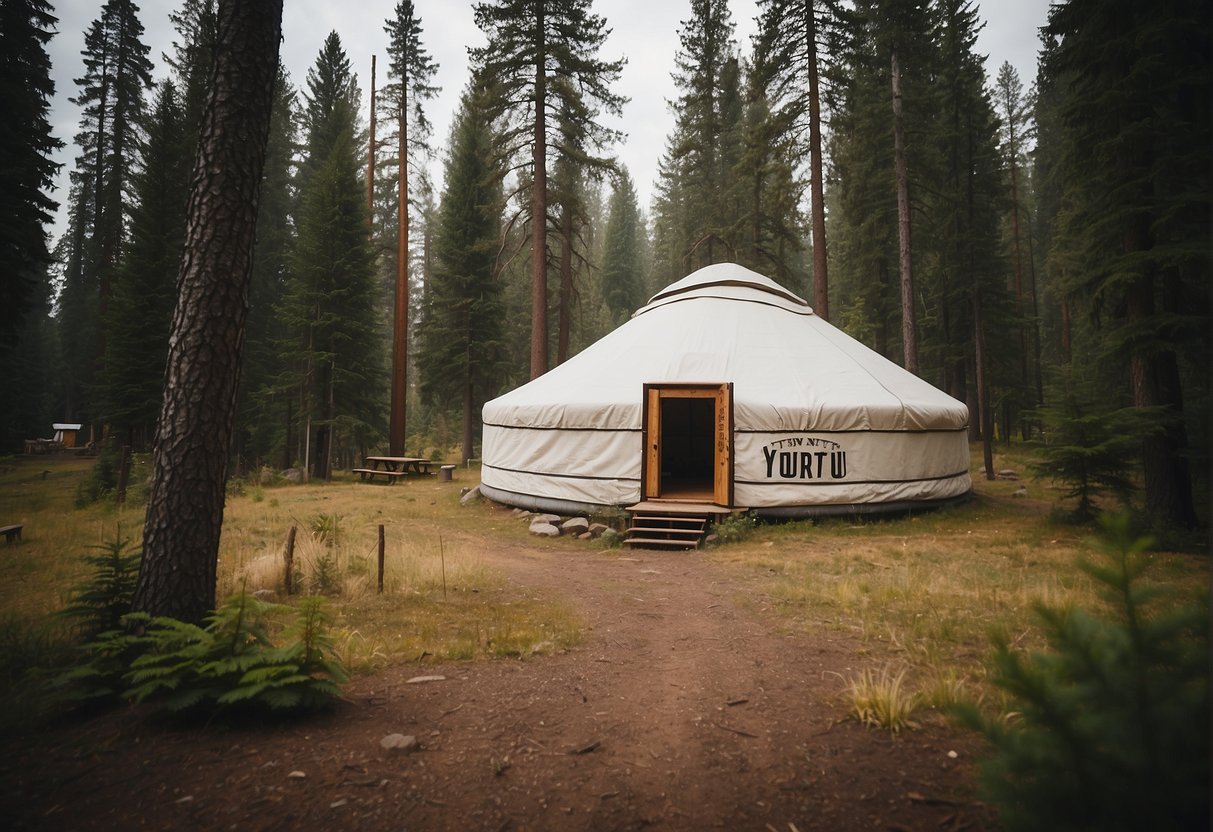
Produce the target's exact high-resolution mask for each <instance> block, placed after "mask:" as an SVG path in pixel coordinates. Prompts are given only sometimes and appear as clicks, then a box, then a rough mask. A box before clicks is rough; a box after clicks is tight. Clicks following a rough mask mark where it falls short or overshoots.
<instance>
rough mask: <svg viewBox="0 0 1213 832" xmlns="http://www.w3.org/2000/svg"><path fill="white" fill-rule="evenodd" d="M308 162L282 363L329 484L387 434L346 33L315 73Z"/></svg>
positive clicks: (307, 443)
mask: <svg viewBox="0 0 1213 832" xmlns="http://www.w3.org/2000/svg"><path fill="white" fill-rule="evenodd" d="M307 88H308V92H307V93H306V94H305V96H304V98H305V105H304V111H303V124H304V131H305V147H306V152H305V157H304V163H303V165H302V168H301V170H300V174H299V180H300V182H299V201H300V207H299V212H298V217H297V229H298V236H297V239H296V243H295V248H294V253H293V258H292V260H293V261H292V268H291V273H290V278H289V280H288V283H287V286H286V292H285V296H284V298H283V301H282V303H281V305H280V307H279V309H280V315H281V317H282V323H283V324H284V326H285V327H286V329H287V332H288V337H287V340H286V341H285V342H284V343H283V350H282V353H281V355H282V359H283V361H284V363H287V364H288V365H289V366H290V367H291V369H290V370H289V371H288V373H289V374H290V377H291V378H292V383H293V386H294V387H295V389H296V390H297V391H298V403H299V409H298V411H297V414H298V415H297V419H298V421H299V424H300V426H301V427H302V429H303V430H302V433H301V438H302V439H303V448H302V453H301V454H300V456H301V458H303V459H305V460H307V461H308V464H309V466H310V467H311V468H312V469H314V472H315V474H316V475H317V476H321V477H324V478H328V476H329V475H330V462H331V461H332V460H333V459H334V457H335V456H336V455H339V454H340V455H343V456H345V458H346V459H350V458H353V456H355V455H356V454H360V453H362V452H365V450H366V449H367V447H368V446H369V445H370V443H372V442H374V441H376V440H377V439H378V438H379V436H381V435H382V430H383V424H382V419H383V400H382V395H381V391H382V390H383V389H384V382H385V381H386V379H385V374H384V366H383V360H382V357H381V356H382V352H383V340H382V333H383V323H384V322H383V321H382V319H381V317H380V315H379V312H378V309H377V305H376V303H375V299H376V292H375V281H374V262H373V252H372V250H371V245H370V241H369V239H368V237H367V214H366V211H367V206H366V196H365V190H364V187H363V185H362V183H361V182H360V180H359V171H360V168H361V154H360V152H359V150H358V142H357V140H356V135H355V130H356V116H357V112H358V101H359V97H360V96H359V91H358V86H357V83H356V80H355V78H354V76H353V74H352V72H351V71H350V63H349V59H348V58H347V57H346V54H345V50H344V49H343V48H342V46H341V39H340V38H339V37H338V36H337V33H336V32H333V33H331V34H329V36H328V38H327V39H326V40H325V43H324V47H323V48H322V49H321V51H320V55H319V57H318V58H317V59H316V64H315V65H314V66H313V67H312V69H311V70H309V72H308V77H307Z"/></svg>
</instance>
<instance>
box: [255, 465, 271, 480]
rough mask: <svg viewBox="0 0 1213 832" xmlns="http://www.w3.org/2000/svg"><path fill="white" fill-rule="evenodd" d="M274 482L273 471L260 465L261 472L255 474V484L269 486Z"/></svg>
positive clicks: (266, 466)
mask: <svg viewBox="0 0 1213 832" xmlns="http://www.w3.org/2000/svg"><path fill="white" fill-rule="evenodd" d="M273 481H274V471H273V469H272V468H270V467H269V466H268V465H262V466H261V470H260V471H258V472H257V482H259V483H261V484H262V485H269V484H270V483H272V482H273Z"/></svg>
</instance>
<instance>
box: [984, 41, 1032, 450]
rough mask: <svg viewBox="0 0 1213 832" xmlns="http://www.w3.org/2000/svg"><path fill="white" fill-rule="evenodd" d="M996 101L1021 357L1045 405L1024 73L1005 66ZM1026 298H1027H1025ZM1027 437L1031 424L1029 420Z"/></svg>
mask: <svg viewBox="0 0 1213 832" xmlns="http://www.w3.org/2000/svg"><path fill="white" fill-rule="evenodd" d="M994 100H995V105H996V107H997V110H998V115H999V117H1000V120H1001V123H1002V124H1001V130H1000V132H1001V144H1002V147H1001V152H1002V159H1003V167H1004V170H1005V171H1006V176H1007V179H1008V180H1009V182H1008V184H1009V189H1010V190H1009V197H1010V200H1009V202H1010V208H1009V213H1010V241H1009V248H1010V259H1011V266H1012V269H1013V271H1012V284H1013V286H1014V289H1015V303H1016V306H1017V309H1016V313H1017V314H1016V317H1017V318H1018V319H1019V327H1018V328H1019V353H1020V367H1021V382H1022V384H1023V387H1024V388H1026V389H1030V388H1032V387H1034V388H1035V396H1034V399H1035V405H1036V406H1040V405H1041V404H1043V403H1044V381H1043V374H1042V368H1041V363H1040V310H1039V298H1038V297H1037V291H1036V265H1035V262H1034V258H1033V256H1032V249H1033V246H1032V230H1031V229H1032V221H1031V213H1030V204H1029V196H1030V182H1029V180H1028V177H1027V175H1026V174H1027V152H1026V150H1025V147H1026V144H1027V142H1029V141H1030V140H1031V138H1032V136H1033V125H1032V101H1031V98H1030V96H1027V95H1025V94H1024V90H1023V84H1021V83H1020V81H1019V73H1017V72H1016V71H1015V67H1013V66H1011V64H1010V63H1007V62H1004V63H1003V65H1002V66H1001V67H999V70H998V78H997V79H996V80H995V86H994ZM1025 298H1026V299H1025ZM1024 429H1025V433H1024V438H1025V439H1026V438H1027V433H1026V430H1027V422H1026V421H1025V422H1024Z"/></svg>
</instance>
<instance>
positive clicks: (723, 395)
mask: <svg viewBox="0 0 1213 832" xmlns="http://www.w3.org/2000/svg"><path fill="white" fill-rule="evenodd" d="M673 399H697V400H706V402H705V403H707V402H710V403H711V413H712V443H711V450H710V453H711V457H712V458H711V471H712V475H711V483H710V494H711V501H712V502H714V503H716V504H717V505H722V506H730V505H732V503H733V385H732V384H731V383H725V384H646V385H644V429H643V441H644V457H643V459H642V462H641V467H642V469H643V471H642V476H641V480H642V492H641V499H678V497H677V496H676V492H675V491H673V490H672V489H671V487H670V483H669V482H668V481H667V480H666V478H664V477H663V465H662V461H663V458H664V457H663V446H664V444H665V440H664V439H663V424H662V411H663V406H662V405H663V402H667V403H668V402H669V401H670V400H673ZM705 496H706V495H705Z"/></svg>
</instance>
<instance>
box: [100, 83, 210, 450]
mask: <svg viewBox="0 0 1213 832" xmlns="http://www.w3.org/2000/svg"><path fill="white" fill-rule="evenodd" d="M191 138H192V137H191ZM191 138H187V136H186V129H185V113H184V111H183V109H182V106H181V101H180V100H179V98H178V95H177V89H176V87H174V86H173V84H172V83H170V82H168V81H165V82H163V83H161V84H160V86H159V88H158V91H157V94H156V100H155V103H154V105H153V109H152V112H151V113H150V114H149V117H148V119H147V128H146V130H145V131H144V137H143V139H142V141H141V142H140V147H141V154H140V160H139V164H138V165H137V167H136V169H135V171H134V172H133V173H132V176H131V180H132V182H131V184H132V186H133V188H132V196H133V203H132V207H131V222H130V242H129V244H128V245H127V251H126V256H125V257H124V258H123V261H122V265H121V266H120V268H119V269H118V273H117V276H116V278H115V280H114V287H113V297H112V298H111V302H110V305H109V312H108V314H107V316H106V319H105V320H104V321H103V322H102V323H103V326H104V327H105V333H106V337H105V349H106V353H105V363H104V369H103V370H102V373H101V386H102V390H103V393H102V401H103V411H102V416H103V417H104V419H105V422H106V423H107V424H108V425H109V426H110V427H111V429H112V430H114V431H115V432H118V433H119V434H120V435H122V436H123V437H124V439H125V441H126V442H127V443H128V444H131V445H134V446H138V447H146V446H147V444H148V443H149V442H150V441H151V438H152V433H153V431H154V429H155V424H156V417H157V415H159V413H160V402H161V399H162V396H163V389H164V361H165V358H166V356H167V355H168V331H169V322H170V319H171V318H172V315H173V306H174V303H175V302H176V299H177V270H178V269H179V267H180V265H181V247H182V245H183V244H184V242H185V203H186V200H187V199H188V198H189V170H190V159H191V157H192V148H193V144H194V142H193V141H192V140H191Z"/></svg>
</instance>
